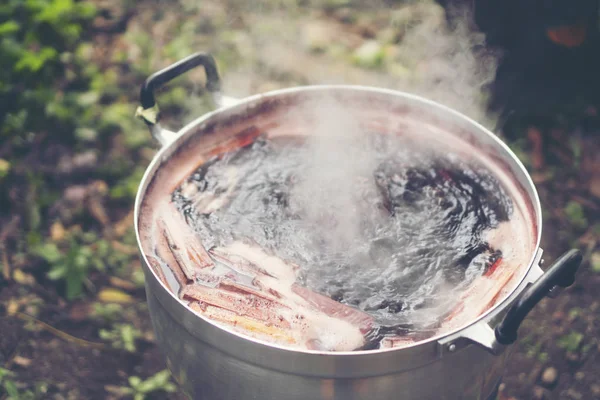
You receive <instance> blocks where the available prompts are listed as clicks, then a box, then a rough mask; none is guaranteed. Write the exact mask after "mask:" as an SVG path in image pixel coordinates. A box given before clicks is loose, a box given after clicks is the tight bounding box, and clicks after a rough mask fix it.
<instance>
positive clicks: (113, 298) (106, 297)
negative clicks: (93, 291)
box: [98, 288, 133, 304]
mask: <svg viewBox="0 0 600 400" xmlns="http://www.w3.org/2000/svg"><path fill="white" fill-rule="evenodd" d="M98 300H100V301H101V302H103V303H119V304H129V303H133V297H131V296H130V295H128V294H127V293H125V292H123V291H121V290H119V289H115V288H104V289H102V290H100V292H99V293H98Z"/></svg>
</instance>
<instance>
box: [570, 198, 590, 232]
mask: <svg viewBox="0 0 600 400" xmlns="http://www.w3.org/2000/svg"><path fill="white" fill-rule="evenodd" d="M565 214H566V215H567V218H568V219H569V222H571V224H573V225H574V226H575V227H577V228H585V227H587V219H586V218H585V212H584V210H583V207H582V206H581V204H579V203H578V202H576V201H569V203H567V206H566V207H565Z"/></svg>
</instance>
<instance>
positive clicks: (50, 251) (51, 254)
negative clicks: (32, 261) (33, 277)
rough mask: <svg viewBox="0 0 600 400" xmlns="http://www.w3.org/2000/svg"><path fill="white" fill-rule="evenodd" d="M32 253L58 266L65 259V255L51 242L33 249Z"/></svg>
mask: <svg viewBox="0 0 600 400" xmlns="http://www.w3.org/2000/svg"><path fill="white" fill-rule="evenodd" d="M30 252H31V253H32V254H34V255H36V256H38V257H41V258H43V259H44V260H46V261H47V262H48V263H49V264H56V263H57V262H59V261H60V260H62V258H63V254H62V252H61V251H60V249H59V248H58V246H57V245H56V244H55V243H51V242H47V243H44V244H42V245H38V246H35V247H32V248H31V249H30Z"/></svg>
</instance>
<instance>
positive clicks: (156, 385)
mask: <svg viewBox="0 0 600 400" xmlns="http://www.w3.org/2000/svg"><path fill="white" fill-rule="evenodd" d="M170 378H171V373H170V372H169V371H168V370H166V369H165V370H162V371H160V372H158V373H156V374H154V375H153V376H151V377H150V378H148V379H146V380H145V381H144V382H142V383H141V384H140V385H139V386H138V390H139V391H140V392H143V393H150V392H154V391H156V390H163V389H164V386H165V385H166V384H167V383H169V380H170Z"/></svg>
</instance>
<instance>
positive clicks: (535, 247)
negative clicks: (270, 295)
mask: <svg viewBox="0 0 600 400" xmlns="http://www.w3.org/2000/svg"><path fill="white" fill-rule="evenodd" d="M196 66H203V67H204V69H205V71H206V75H207V89H208V90H209V91H210V92H212V93H213V94H214V97H215V99H216V101H217V103H218V105H219V107H220V108H218V109H217V110H216V111H213V112H210V113H208V114H206V115H204V116H202V117H200V118H198V119H197V120H195V121H193V122H191V123H190V124H188V125H187V126H185V127H184V128H182V129H181V130H179V131H178V132H176V133H174V132H170V131H167V130H165V129H163V128H162V127H161V126H160V124H159V123H158V108H157V106H156V103H155V101H154V94H153V91H154V89H155V88H156V87H158V86H160V85H162V84H164V83H166V82H167V81H169V80H171V79H173V78H174V77H176V76H178V75H180V74H182V73H183V72H185V71H187V70H189V69H191V68H194V67H196ZM219 86H220V85H219V76H218V73H217V69H216V66H215V62H214V60H213V58H212V57H211V56H209V55H206V54H202V53H199V54H195V55H192V56H190V57H188V58H186V59H184V60H182V61H180V62H178V63H176V64H174V65H172V66H170V67H168V68H166V69H164V70H162V71H160V72H158V73H156V74H154V75H153V76H151V77H150V78H148V80H147V81H146V82H145V84H144V85H143V87H142V91H141V103H142V106H141V107H140V108H139V109H138V116H140V117H141V118H142V119H143V120H144V121H145V122H146V123H147V124H148V126H149V127H150V130H151V132H152V134H153V136H154V137H155V138H156V139H157V140H158V142H159V143H160V144H161V145H162V149H161V150H160V151H159V152H158V153H157V154H156V156H155V158H154V160H153V161H152V163H151V164H150V166H149V167H148V169H147V170H146V173H145V175H144V177H143V179H142V182H141V185H140V189H139V192H138V195H137V199H136V203H135V228H136V234H137V238H138V245H139V246H140V249H141V251H142V260H143V262H142V265H143V267H144V273H145V277H146V293H147V301H148V305H149V310H150V316H151V318H152V323H153V326H154V330H155V333H156V338H157V341H158V343H159V344H160V346H161V347H162V349H163V351H164V353H165V354H166V357H167V361H168V366H169V368H170V369H171V371H172V372H173V375H174V376H175V378H176V380H177V381H178V383H179V384H180V386H181V388H182V389H183V390H184V392H186V393H187V394H188V395H189V396H190V397H191V398H194V399H206V400H250V399H256V400H317V399H323V400H333V399H338V400H342V399H343V400H359V399H369V400H376V399H377V400H380V399H381V400H387V399H413V400H430V399H431V400H433V399H435V400H442V399H448V400H456V399H463V400H471V399H473V400H475V399H491V398H493V396H495V391H497V387H498V385H499V381H500V378H501V376H502V371H503V367H504V365H505V362H506V358H507V357H508V355H509V353H510V346H509V345H511V344H512V343H514V341H515V340H516V339H517V329H518V327H519V325H520V323H521V322H522V320H523V319H524V318H525V316H526V315H527V313H528V312H529V311H530V310H531V309H532V308H533V307H534V306H535V305H536V304H537V302H539V301H540V300H541V299H542V298H543V297H544V296H546V295H547V294H548V293H550V292H551V291H552V289H553V288H555V287H557V286H561V287H567V286H569V285H570V284H572V283H573V281H574V276H575V272H576V270H577V268H578V267H579V264H580V263H581V254H580V253H579V252H578V251H576V250H572V251H570V252H568V253H567V254H565V255H563V256H562V257H561V258H560V259H558V260H557V261H556V262H555V263H554V264H553V265H552V266H551V267H549V268H548V270H547V271H546V272H544V271H543V270H542V269H541V268H540V264H541V257H542V250H541V249H540V248H539V243H540V236H541V223H542V216H541V207H540V203H539V199H538V196H537V193H536V190H535V187H534V185H533V183H532V181H531V179H530V177H529V175H528V174H527V172H526V170H525V168H524V167H523V165H522V164H521V163H520V162H519V160H518V159H517V158H516V157H515V155H514V154H513V153H512V152H511V151H510V150H509V148H508V147H507V146H506V145H505V144H504V143H502V142H501V141H500V140H499V139H498V138H497V137H496V136H495V135H493V134H492V133H491V132H489V131H488V130H486V129H485V128H484V127H482V126H481V125H479V124H477V123H476V122H474V121H472V120H470V119H469V118H467V117H465V116H464V115H461V114H459V113H457V112H455V111H453V110H451V109H449V108H447V107H445V106H443V105H440V104H437V103H435V102H432V101H429V100H426V99H423V98H420V97H416V96H413V95H410V94H406V93H401V92H397V91H392V90H385V89H377V88H371V87H359V86H306V87H298V88H291V89H285V90H278V91H274V92H270V93H266V94H262V95H256V96H252V97H248V98H245V99H243V100H239V101H229V102H226V101H224V100H227V99H226V98H224V97H223V96H221V95H220V92H219ZM322 94H327V95H332V96H335V97H336V98H337V99H339V100H340V101H342V102H344V104H345V105H346V106H348V107H352V109H353V112H354V113H355V115H356V116H357V118H359V119H361V121H362V122H364V123H366V124H372V125H373V126H377V125H381V124H383V125H384V126H386V127H387V126H397V125H402V124H406V123H410V124H420V125H423V127H427V129H437V130H439V131H440V132H442V131H443V132H446V133H451V134H452V135H454V136H455V138H456V140H457V141H466V142H469V143H471V144H472V145H474V146H475V147H476V148H477V149H479V150H480V151H481V152H483V153H485V154H486V157H487V158H488V159H489V160H492V162H493V163H494V164H495V165H496V166H497V167H498V168H499V171H500V170H501V171H502V173H504V174H506V176H507V177H509V178H510V180H511V181H512V182H513V183H514V185H515V186H516V187H517V188H518V189H519V191H520V193H521V194H522V198H523V201H524V202H525V203H526V206H527V208H528V210H529V212H530V217H531V232H530V234H529V235H530V237H529V238H515V240H530V241H531V243H532V246H531V249H532V251H531V254H528V260H529V262H528V263H526V265H522V266H521V268H520V270H519V271H518V273H517V275H518V276H517V277H516V282H515V285H514V288H513V289H512V290H510V291H509V292H508V293H506V294H505V295H504V296H503V298H502V299H500V300H499V301H498V302H497V303H496V305H495V306H494V307H493V308H492V309H490V310H489V311H487V312H486V313H484V314H483V315H481V316H480V317H478V318H477V319H475V320H473V321H470V322H469V323H468V324H467V325H465V326H462V327H459V328H458V329H455V330H454V331H452V332H449V333H448V334H446V335H444V336H437V337H433V338H430V339H427V340H425V341H422V342H419V343H416V344H414V345H412V346H408V347H406V348H400V349H381V350H372V351H356V352H347V353H340V352H336V353H333V352H318V351H296V350H290V349H287V348H282V347H278V346H275V345H272V344H269V343H264V342H260V341H257V340H254V339H250V338H247V337H244V336H243V335H240V334H237V333H234V332H230V331H228V330H226V329H223V328H221V327H219V326H217V325H215V324H214V323H213V322H211V321H209V320H206V319H204V318H202V317H201V316H199V315H197V314H196V313H194V311H192V310H191V309H190V308H189V307H188V306H187V305H185V304H184V303H183V302H181V301H180V300H179V299H178V298H177V297H176V296H175V295H174V294H173V293H172V292H171V291H170V290H168V289H167V288H166V287H165V284H164V283H163V281H162V280H161V279H159V276H158V273H159V272H160V271H157V270H155V268H154V267H153V265H152V264H151V263H150V262H149V259H148V257H146V255H145V253H147V251H148V250H149V249H147V248H145V246H147V244H145V243H147V240H145V239H147V237H148V235H150V234H151V233H150V232H151V231H152V213H153V209H152V206H151V205H152V204H153V201H155V200H156V199H158V198H160V197H162V198H164V196H168V195H169V194H170V193H171V191H172V190H173V189H174V187H175V186H176V185H178V183H179V182H180V181H181V180H182V179H183V178H184V177H186V176H188V175H189V174H190V173H191V171H193V170H194V169H195V168H196V167H197V166H198V165H199V164H200V163H202V162H203V160H205V159H206V157H207V155H208V154H209V153H210V152H211V151H217V149H218V148H219V146H220V145H222V144H223V143H225V142H227V141H229V142H231V140H233V139H234V138H236V137H239V135H243V133H244V132H245V130H247V129H250V128H252V129H260V130H262V131H269V132H275V133H281V134H285V132H286V131H294V130H295V131H299V130H302V127H301V126H298V125H297V122H294V124H296V125H293V126H292V125H290V124H291V122H285V121H286V119H285V118H284V115H285V113H286V110H289V109H290V108H291V107H293V106H294V104H296V103H297V102H298V101H300V100H305V99H310V98H311V96H319V95H322ZM225 103H228V104H225ZM175 161H176V162H175ZM174 164H177V168H175V167H173V165H174Z"/></svg>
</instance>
